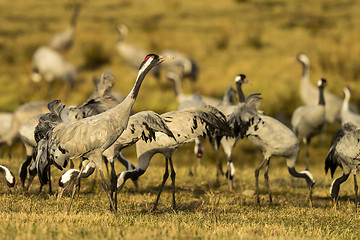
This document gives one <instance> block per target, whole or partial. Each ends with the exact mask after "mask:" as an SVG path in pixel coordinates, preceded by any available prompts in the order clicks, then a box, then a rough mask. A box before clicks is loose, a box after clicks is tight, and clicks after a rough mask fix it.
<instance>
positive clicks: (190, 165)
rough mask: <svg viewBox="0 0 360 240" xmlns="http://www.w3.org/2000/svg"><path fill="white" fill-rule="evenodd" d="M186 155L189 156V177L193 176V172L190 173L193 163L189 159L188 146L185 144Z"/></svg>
mask: <svg viewBox="0 0 360 240" xmlns="http://www.w3.org/2000/svg"><path fill="white" fill-rule="evenodd" d="M186 155H187V156H189V175H190V176H194V173H193V171H192V165H193V162H192V159H191V157H190V155H191V151H190V144H187V145H186Z"/></svg>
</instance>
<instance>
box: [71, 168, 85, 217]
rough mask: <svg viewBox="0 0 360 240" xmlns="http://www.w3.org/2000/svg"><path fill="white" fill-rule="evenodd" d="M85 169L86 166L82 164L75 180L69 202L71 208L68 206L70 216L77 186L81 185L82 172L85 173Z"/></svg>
mask: <svg viewBox="0 0 360 240" xmlns="http://www.w3.org/2000/svg"><path fill="white" fill-rule="evenodd" d="M84 168H85V164H81V168H80V172H79V174H78V175H77V176H76V178H75V181H74V186H73V191H72V194H71V198H70V202H69V206H68V210H67V213H68V214H69V213H70V209H71V204H72V201H73V200H74V196H75V192H76V186H77V185H79V183H80V177H81V174H82V172H83V171H84Z"/></svg>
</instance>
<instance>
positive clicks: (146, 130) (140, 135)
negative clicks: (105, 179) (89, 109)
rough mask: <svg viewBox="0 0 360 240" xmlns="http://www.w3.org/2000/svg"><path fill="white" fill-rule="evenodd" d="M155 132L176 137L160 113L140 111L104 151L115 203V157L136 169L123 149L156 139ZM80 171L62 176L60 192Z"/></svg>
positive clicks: (68, 172)
mask: <svg viewBox="0 0 360 240" xmlns="http://www.w3.org/2000/svg"><path fill="white" fill-rule="evenodd" d="M155 132H162V133H164V134H166V135H167V136H169V137H172V138H174V136H173V134H172V132H171V131H170V130H169V128H168V127H167V125H166V123H165V121H164V120H163V119H162V118H161V116H160V115H158V114H157V113H155V112H153V111H142V112H138V113H136V114H134V115H131V116H130V117H129V122H128V125H127V127H126V129H125V130H124V132H123V133H122V134H121V135H120V137H119V138H118V139H117V140H116V141H115V142H114V143H113V144H112V145H111V146H110V147H109V148H108V149H106V150H105V151H104V152H103V154H102V155H103V156H104V157H106V159H107V160H108V161H109V162H110V164H111V191H112V197H113V199H114V201H115V205H116V195H115V194H114V193H115V191H116V172H115V168H114V160H115V157H117V158H118V159H119V160H120V162H121V163H122V164H123V165H124V166H125V167H126V168H127V170H133V169H135V167H134V166H133V165H132V164H131V162H130V161H128V160H126V159H125V158H124V157H123V156H122V154H121V150H123V149H124V148H126V147H129V146H131V145H133V144H135V143H136V142H137V141H139V140H140V139H142V140H143V141H145V142H151V141H154V140H155V137H156V136H155ZM95 167H96V166H95V165H94V164H92V165H91V166H86V168H85V170H86V171H87V172H86V173H82V175H81V178H86V177H88V176H90V175H91V174H92V172H93V170H91V168H95ZM85 170H84V171H85ZM91 171H92V172H91ZM90 172H91V173H90ZM78 173H79V171H78V170H73V169H71V170H68V171H67V172H65V173H64V174H63V175H62V177H61V178H60V180H59V187H60V188H59V189H60V192H63V191H64V188H66V187H67V186H68V185H69V184H70V183H71V182H72V181H73V180H75V178H76V177H77V175H78ZM132 180H133V182H134V184H135V185H136V186H137V178H133V179H132ZM76 184H78V183H76ZM115 207H116V206H115Z"/></svg>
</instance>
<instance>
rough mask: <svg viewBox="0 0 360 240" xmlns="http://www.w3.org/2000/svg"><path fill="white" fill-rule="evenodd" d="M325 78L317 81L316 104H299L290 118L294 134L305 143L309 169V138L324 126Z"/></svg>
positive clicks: (319, 131)
mask: <svg viewBox="0 0 360 240" xmlns="http://www.w3.org/2000/svg"><path fill="white" fill-rule="evenodd" d="M326 84H327V83H326V80H325V79H323V78H322V79H320V80H319V81H318V88H319V94H318V96H319V97H318V105H314V106H309V105H305V106H301V107H298V108H297V109H295V111H294V113H293V115H292V118H291V125H292V129H293V131H294V132H295V134H296V135H298V136H299V137H300V139H301V140H302V142H303V143H304V144H305V151H306V153H305V154H306V168H307V169H309V144H310V141H311V139H312V138H313V137H314V136H316V135H318V134H319V133H321V131H322V129H323V128H324V126H325V123H326V119H325V114H326V113H325V112H326V110H325V99H324V88H325V86H326Z"/></svg>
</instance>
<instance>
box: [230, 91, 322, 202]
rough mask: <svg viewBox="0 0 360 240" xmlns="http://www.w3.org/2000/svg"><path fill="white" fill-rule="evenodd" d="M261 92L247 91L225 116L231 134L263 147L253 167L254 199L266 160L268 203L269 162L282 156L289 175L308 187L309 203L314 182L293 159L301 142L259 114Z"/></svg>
mask: <svg viewBox="0 0 360 240" xmlns="http://www.w3.org/2000/svg"><path fill="white" fill-rule="evenodd" d="M259 95H260V94H251V95H249V96H248V97H247V98H246V100H245V103H244V104H242V105H240V106H239V107H238V109H237V110H236V111H235V112H234V113H233V114H232V115H231V116H230V117H229V118H228V119H229V120H228V121H229V124H230V126H231V128H232V129H233V132H234V135H235V136H238V137H239V138H244V137H247V138H248V139H249V140H250V141H251V142H252V143H254V144H255V145H256V146H257V147H259V148H260V149H261V150H262V153H263V155H264V159H263V160H262V161H261V163H260V165H259V167H258V168H257V169H256V170H255V183H256V195H257V202H258V203H260V198H259V181H258V178H259V172H260V170H261V168H262V167H263V165H264V164H265V163H266V168H265V173H264V177H265V185H266V188H267V190H268V194H269V200H270V203H271V202H272V197H271V191H270V185H269V175H268V171H269V164H270V158H271V157H272V156H282V157H284V158H285V159H286V165H287V168H288V171H289V173H290V175H291V176H293V177H296V178H304V179H305V180H306V183H307V185H308V188H309V199H310V205H312V201H311V194H312V187H313V185H314V184H315V179H314V177H313V175H312V174H311V173H310V172H309V171H308V170H305V171H302V172H297V171H296V170H295V165H296V161H297V159H298V156H299V152H300V143H299V140H298V139H297V137H296V135H295V134H294V132H292V131H291V130H290V129H289V128H288V127H286V126H285V125H284V124H282V123H281V122H279V121H278V120H276V119H274V118H272V117H269V116H266V115H263V114H260V113H259V112H258V109H257V108H258V106H259V104H260V99H261V98H260V97H259Z"/></svg>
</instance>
